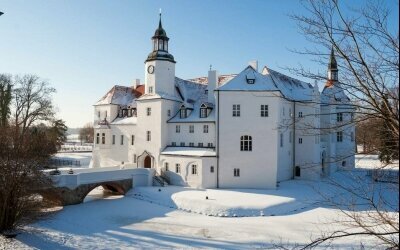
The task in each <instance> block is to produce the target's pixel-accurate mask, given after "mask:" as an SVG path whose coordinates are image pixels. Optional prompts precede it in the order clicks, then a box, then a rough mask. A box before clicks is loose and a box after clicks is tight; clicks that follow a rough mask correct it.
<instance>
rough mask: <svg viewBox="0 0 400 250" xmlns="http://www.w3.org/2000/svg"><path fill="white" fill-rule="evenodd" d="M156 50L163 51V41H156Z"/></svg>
mask: <svg viewBox="0 0 400 250" xmlns="http://www.w3.org/2000/svg"><path fill="white" fill-rule="evenodd" d="M158 50H164V43H163V40H161V39H160V40H158Z"/></svg>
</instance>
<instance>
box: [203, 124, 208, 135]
mask: <svg viewBox="0 0 400 250" xmlns="http://www.w3.org/2000/svg"><path fill="white" fill-rule="evenodd" d="M203 133H208V125H204V126H203Z"/></svg>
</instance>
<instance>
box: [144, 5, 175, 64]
mask: <svg viewBox="0 0 400 250" xmlns="http://www.w3.org/2000/svg"><path fill="white" fill-rule="evenodd" d="M159 16H160V18H159V21H158V28H157V29H156V31H155V32H154V36H153V37H152V38H151V40H152V42H153V51H152V52H151V53H150V54H149V56H148V57H147V59H146V62H147V61H153V60H164V61H170V62H173V63H175V60H174V57H173V56H172V55H171V54H170V53H168V41H169V38H168V36H167V32H165V30H164V29H163V27H162V22H161V9H160V13H159Z"/></svg>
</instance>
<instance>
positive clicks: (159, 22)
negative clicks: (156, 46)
mask: <svg viewBox="0 0 400 250" xmlns="http://www.w3.org/2000/svg"><path fill="white" fill-rule="evenodd" d="M159 15H160V20H159V21H158V28H159V29H162V23H161V8H160V14H159Z"/></svg>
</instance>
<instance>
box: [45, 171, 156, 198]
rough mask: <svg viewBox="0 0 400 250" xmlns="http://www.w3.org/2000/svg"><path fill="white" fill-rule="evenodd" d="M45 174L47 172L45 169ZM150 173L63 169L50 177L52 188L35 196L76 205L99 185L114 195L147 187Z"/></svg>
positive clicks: (149, 183)
mask: <svg viewBox="0 0 400 250" xmlns="http://www.w3.org/2000/svg"><path fill="white" fill-rule="evenodd" d="M53 171H54V170H53ZM45 172H47V173H50V171H48V170H47V171H45ZM154 174H155V172H154V169H147V168H119V167H106V168H74V169H73V170H72V169H71V170H65V169H64V170H60V174H58V175H50V177H51V179H52V181H53V187H51V188H49V189H46V190H40V191H39V193H41V194H42V195H43V197H45V198H46V197H48V198H52V199H54V198H56V199H57V200H58V201H59V202H60V204H61V205H72V204H79V203H82V202H83V200H84V198H85V197H86V195H87V194H88V193H89V192H90V191H92V190H93V189H95V188H96V187H99V186H102V187H103V188H104V189H105V190H107V191H111V192H115V193H118V194H125V193H126V192H127V191H128V190H129V189H131V188H132V187H137V186H151V185H152V181H153V176H154ZM54 196H56V197H54Z"/></svg>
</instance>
